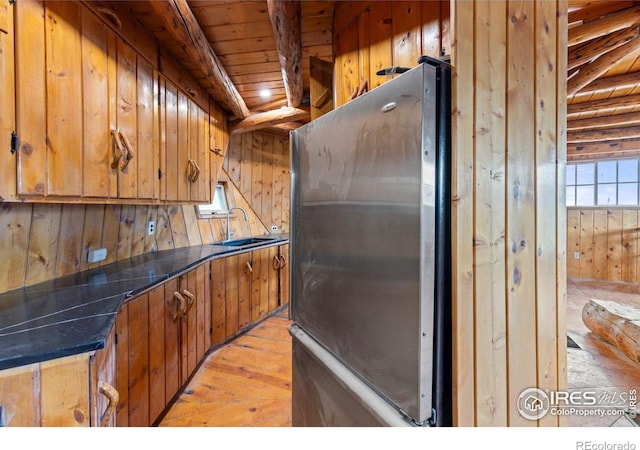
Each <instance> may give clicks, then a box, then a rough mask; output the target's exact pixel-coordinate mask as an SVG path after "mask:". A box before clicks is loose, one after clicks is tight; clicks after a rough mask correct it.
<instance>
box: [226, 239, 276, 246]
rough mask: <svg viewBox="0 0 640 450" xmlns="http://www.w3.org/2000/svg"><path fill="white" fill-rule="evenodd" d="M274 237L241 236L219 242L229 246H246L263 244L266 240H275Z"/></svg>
mask: <svg viewBox="0 0 640 450" xmlns="http://www.w3.org/2000/svg"><path fill="white" fill-rule="evenodd" d="M275 239H276V238H274V237H250V238H242V239H232V240H230V241H222V242H220V244H222V245H229V246H231V247H247V246H251V245H258V244H264V243H266V242H270V241H273V240H275Z"/></svg>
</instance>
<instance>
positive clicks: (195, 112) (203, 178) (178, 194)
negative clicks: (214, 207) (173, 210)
mask: <svg viewBox="0 0 640 450" xmlns="http://www.w3.org/2000/svg"><path fill="white" fill-rule="evenodd" d="M159 83H160V85H159V91H160V99H159V103H160V130H161V131H160V133H161V134H160V136H161V137H160V142H161V144H160V148H161V156H160V162H161V165H160V172H161V183H162V188H163V189H162V200H168V201H175V202H191V203H210V202H211V184H210V170H209V164H210V159H209V153H210V151H209V147H210V135H209V130H210V121H209V114H208V113H207V112H206V111H205V110H203V109H202V108H201V107H200V106H199V105H198V103H196V102H195V101H194V100H192V99H191V98H190V96H189V95H188V94H187V93H186V92H185V91H184V90H183V89H181V88H179V87H178V86H177V85H176V84H175V83H174V82H173V81H171V80H170V79H168V78H167V77H164V76H160V80H159Z"/></svg>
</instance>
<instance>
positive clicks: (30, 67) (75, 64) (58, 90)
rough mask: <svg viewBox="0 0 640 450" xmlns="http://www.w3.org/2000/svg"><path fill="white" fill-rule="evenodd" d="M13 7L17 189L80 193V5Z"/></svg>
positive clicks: (22, 191)
mask: <svg viewBox="0 0 640 450" xmlns="http://www.w3.org/2000/svg"><path fill="white" fill-rule="evenodd" d="M15 8H16V33H17V34H19V35H20V36H21V39H17V40H16V42H15V44H16V46H15V48H16V61H15V63H16V74H17V77H16V101H17V105H16V107H17V109H16V111H17V116H16V122H17V123H16V125H17V129H18V135H19V137H20V150H19V152H18V193H19V194H21V195H36V196H43V195H65V196H66V195H75V196H77V195H80V194H81V189H82V179H81V176H82V164H81V161H82V153H81V151H79V149H80V145H81V136H82V129H81V128H80V127H81V126H82V102H81V99H82V92H81V86H82V80H81V61H80V34H79V31H78V27H77V24H78V23H79V22H80V20H79V19H80V6H79V4H78V3H76V2H46V4H45V3H42V2H39V1H32V0H26V1H24V2H18V3H17V4H16V5H15Z"/></svg>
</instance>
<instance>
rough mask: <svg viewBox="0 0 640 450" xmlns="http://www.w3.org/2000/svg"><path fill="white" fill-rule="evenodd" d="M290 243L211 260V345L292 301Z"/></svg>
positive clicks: (218, 342) (226, 338)
mask: <svg viewBox="0 0 640 450" xmlns="http://www.w3.org/2000/svg"><path fill="white" fill-rule="evenodd" d="M288 247H289V244H284V245H280V246H272V247H267V248H259V249H256V250H253V251H251V252H247V253H241V254H239V255H234V256H228V257H226V258H220V259H215V260H213V261H212V262H211V278H212V284H211V324H212V328H211V345H219V344H221V343H223V342H225V341H226V340H228V339H230V338H232V337H233V336H235V335H237V334H238V333H240V332H241V331H243V330H244V329H245V328H247V327H248V326H250V325H251V324H253V323H255V322H256V321H258V320H260V319H261V318H263V317H265V316H266V315H267V314H269V313H270V312H272V311H274V310H276V309H278V308H279V307H280V306H282V305H284V304H286V303H288V301H289V275H288V274H289V268H288V267H287V261H288Z"/></svg>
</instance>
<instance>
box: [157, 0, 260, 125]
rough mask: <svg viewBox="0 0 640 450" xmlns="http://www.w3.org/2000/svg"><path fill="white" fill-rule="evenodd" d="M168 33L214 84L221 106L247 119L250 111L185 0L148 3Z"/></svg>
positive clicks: (236, 115) (164, 0)
mask: <svg viewBox="0 0 640 450" xmlns="http://www.w3.org/2000/svg"><path fill="white" fill-rule="evenodd" d="M148 3H149V6H150V7H151V8H152V9H153V11H154V13H155V14H156V15H157V17H158V18H159V19H160V20H161V21H162V22H163V26H164V27H165V29H166V30H167V32H168V33H169V34H170V35H171V36H172V38H173V39H175V41H176V42H178V43H180V47H181V48H182V50H183V51H184V52H185V53H186V54H187V55H188V56H189V58H191V59H192V60H193V61H194V62H196V63H197V64H198V67H199V68H200V69H201V70H202V71H203V72H204V73H205V74H206V76H207V78H208V80H209V81H210V82H211V84H212V85H213V89H214V91H215V93H216V94H218V95H217V96H213V95H212V97H214V98H216V99H217V100H218V101H219V102H220V106H222V107H223V108H224V109H226V110H227V111H229V112H230V113H231V114H233V115H234V116H235V117H238V118H241V119H244V118H245V117H247V116H248V115H249V114H250V112H249V108H247V105H246V104H245V102H244V100H243V98H242V97H241V96H240V94H239V93H238V91H237V89H236V88H235V86H234V84H233V82H232V81H231V79H230V78H229V75H228V74H227V71H226V70H225V68H224V67H223V66H222V64H221V63H220V61H219V60H218V57H217V56H216V54H215V53H214V51H213V49H212V48H211V46H210V45H209V41H208V40H207V38H206V36H205V35H204V32H203V31H202V28H200V25H199V24H198V21H197V20H196V18H195V16H194V15H193V12H192V11H191V9H190V8H189V5H188V4H187V1H186V0H163V1H159V0H155V1H149V2H148Z"/></svg>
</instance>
